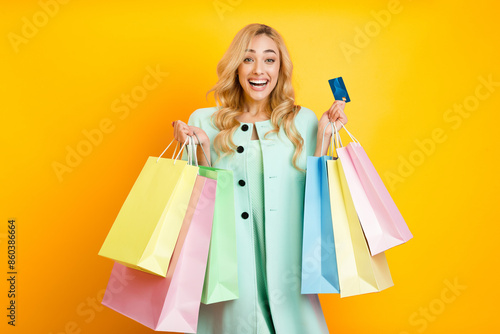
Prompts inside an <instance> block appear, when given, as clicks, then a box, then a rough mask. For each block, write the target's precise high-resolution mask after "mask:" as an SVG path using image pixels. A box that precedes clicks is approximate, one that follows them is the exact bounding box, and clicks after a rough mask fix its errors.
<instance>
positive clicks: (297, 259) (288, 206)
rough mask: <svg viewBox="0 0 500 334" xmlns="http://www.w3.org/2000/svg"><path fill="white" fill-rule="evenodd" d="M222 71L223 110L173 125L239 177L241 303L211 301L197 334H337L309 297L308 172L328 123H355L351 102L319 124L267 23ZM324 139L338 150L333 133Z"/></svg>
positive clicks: (243, 36)
mask: <svg viewBox="0 0 500 334" xmlns="http://www.w3.org/2000/svg"><path fill="white" fill-rule="evenodd" d="M217 74H218V77H219V80H218V82H217V83H216V85H215V86H214V87H213V88H212V89H211V90H210V91H213V92H214V96H215V99H216V101H217V104H218V107H212V108H203V109H198V110H196V111H195V112H193V113H192V114H191V116H190V118H189V121H188V124H185V123H183V122H182V121H175V122H173V123H172V125H173V126H174V137H175V139H176V140H178V141H179V142H181V143H184V141H185V140H186V136H192V135H193V134H194V133H196V135H197V136H198V138H199V142H198V140H195V143H196V144H199V145H201V146H203V148H204V151H205V152H206V155H207V158H205V156H204V154H203V152H202V150H201V149H200V148H199V147H198V148H197V151H196V154H197V158H198V162H199V164H200V165H204V166H208V162H207V159H208V160H212V157H214V158H215V159H213V160H214V161H212V166H213V167H217V168H224V169H231V170H232V171H233V176H234V193H235V215H236V216H235V219H236V238H237V240H236V241H237V253H238V254H237V256H238V286H239V298H238V299H236V300H232V301H227V302H221V303H215V304H211V305H204V304H202V305H201V308H200V316H199V321H198V332H197V333H202V334H205V333H213V334H225V333H227V334H229V333H230V334H235V333H237V334H245V333H266V334H268V333H279V334H293V333H297V334H305V333H311V334H317V333H328V329H327V326H326V323H325V319H324V316H323V313H322V310H321V305H320V303H319V299H318V296H317V295H302V294H301V293H300V277H301V250H302V217H303V202H304V182H305V173H304V171H305V167H306V158H307V156H311V155H315V156H321V155H325V154H326V152H327V150H328V144H326V145H324V146H325V147H324V149H323V152H321V143H322V139H323V129H324V128H325V126H326V125H327V124H328V122H330V121H332V122H333V121H335V122H336V124H335V125H336V127H337V129H340V128H341V123H340V122H342V123H343V124H346V123H347V118H346V116H345V114H344V112H343V109H344V106H345V102H343V101H335V102H334V103H333V104H332V106H331V107H330V109H329V110H328V111H326V112H325V113H324V114H323V115H322V117H321V119H320V121H319V124H318V119H317V117H316V115H315V114H314V112H312V111H311V110H309V109H307V108H305V107H300V106H298V105H295V100H294V90H293V87H292V84H291V80H292V63H291V60H290V57H289V54H288V51H287V49H286V47H285V44H284V41H283V38H282V37H281V36H280V35H279V33H278V32H277V31H275V30H274V29H272V28H271V27H269V26H266V25H262V24H250V25H247V26H246V27H244V28H243V29H242V30H240V31H239V32H238V33H237V34H236V36H235V38H234V39H233V41H232V43H231V45H230V46H229V49H228V50H227V51H226V53H225V54H224V56H223V57H222V59H221V60H220V62H219V64H218V66H217ZM210 91H209V92H210ZM324 136H325V138H324V141H325V143H329V142H330V138H331V127H327V128H326V131H325V134H324ZM193 138H196V137H193Z"/></svg>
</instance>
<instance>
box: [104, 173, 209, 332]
mask: <svg viewBox="0 0 500 334" xmlns="http://www.w3.org/2000/svg"><path fill="white" fill-rule="evenodd" d="M216 187H217V181H215V180H212V179H209V178H205V177H202V176H198V177H197V179H196V184H195V186H194V189H193V192H192V196H191V198H190V203H189V208H188V209H187V213H186V218H185V219H184V222H183V224H182V228H181V230H180V232H179V238H178V242H177V244H176V246H175V250H174V253H173V255H172V260H171V263H170V266H169V268H168V272H167V275H166V277H160V276H157V275H152V274H149V273H146V272H142V271H139V270H136V269H133V268H128V267H126V266H123V265H121V264H119V263H115V265H114V267H113V271H112V273H111V278H110V283H109V284H108V287H107V289H106V293H105V295H104V298H103V301H102V303H103V305H106V306H108V307H110V308H112V309H113V310H115V311H117V312H119V313H121V314H123V315H125V316H127V317H129V318H131V319H134V320H136V321H137V322H140V323H141V324H143V325H145V326H147V327H150V328H152V329H154V330H156V331H172V332H189V333H195V332H196V331H197V323H198V314H199V307H200V301H201V294H202V289H203V281H204V277H205V269H206V261H207V256H208V248H209V243H210V235H211V229H212V219H213V210H214V205H215V191H216ZM114 277H126V278H127V283H126V284H124V286H122V287H121V289H115V290H113V286H111V282H112V281H114Z"/></svg>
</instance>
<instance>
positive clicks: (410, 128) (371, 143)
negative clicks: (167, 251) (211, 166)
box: [0, 0, 500, 334]
mask: <svg viewBox="0 0 500 334" xmlns="http://www.w3.org/2000/svg"><path fill="white" fill-rule="evenodd" d="M50 3H52V5H51V6H49V5H46V6H44V5H43V4H50ZM224 6H225V7H224ZM44 7H46V9H45V11H49V12H51V13H52V15H48V14H44V12H43V11H44V9H43V8H44ZM216 7H220V8H222V9H219V12H218V10H217V9H216ZM47 8H49V9H47ZM391 11H392V12H391ZM498 11H499V8H498V4H496V3H495V2H493V1H485V2H482V1H474V2H471V1H463V0H461V1H446V2H445V1H409V0H401V1H400V2H393V1H363V2H357V3H353V2H351V1H314V0H308V1H291V0H290V1H250V0H220V1H213V0H207V1H158V0H156V1H155V0H142V1H124V0H122V1H107V2H106V1H96V0H89V1H69V2H67V3H66V4H59V5H58V7H55V6H54V5H53V1H49V0H45V1H44V0H42V1H41V2H37V1H34V0H32V1H15V2H13V1H11V2H8V1H6V0H3V1H2V11H0V13H1V14H0V32H1V36H2V39H1V41H2V42H1V53H0V54H1V59H0V72H1V73H2V77H1V85H2V89H1V91H0V98H1V107H0V110H1V117H2V119H1V131H0V136H1V137H0V142H1V148H2V155H1V156H2V162H1V164H2V167H1V168H2V172H1V176H0V180H1V188H0V191H1V197H0V205H1V207H0V209H1V210H0V212H1V219H2V222H1V225H2V228H1V230H0V236H1V238H2V239H1V241H2V244H1V254H6V233H7V220H8V219H9V218H15V219H16V221H17V224H18V237H19V242H18V250H19V253H18V267H17V270H18V272H19V274H18V278H17V279H18V282H17V283H18V286H17V292H18V299H17V304H18V309H17V323H16V324H17V326H16V327H15V329H13V328H11V326H7V325H6V322H7V317H6V314H7V311H6V307H7V306H8V305H7V302H8V301H7V298H6V295H7V290H8V287H7V284H6V283H7V282H6V278H7V274H6V272H7V265H6V262H7V260H6V258H7V257H6V255H0V259H2V260H1V261H0V263H1V268H2V274H1V277H2V278H1V282H2V283H1V284H0V295H1V296H2V299H1V304H0V309H2V312H1V315H2V316H1V319H2V323H1V325H0V328H2V332H4V330H5V329H7V330H8V332H9V333H10V332H13V333H53V334H56V333H149V332H152V331H151V330H150V329H148V328H146V327H144V326H142V325H140V324H138V323H136V322H134V321H132V320H130V319H128V318H126V317H124V316H122V315H120V314H118V313H116V312H114V311H112V310H110V309H107V308H105V307H102V306H100V304H96V305H97V306H96V307H95V308H92V306H91V305H92V300H95V299H98V298H100V296H101V294H102V291H103V289H104V288H105V287H106V284H107V280H108V278H109V274H110V271H111V267H112V262H111V261H110V260H108V259H106V258H102V257H99V256H98V255H97V253H98V251H99V249H100V247H101V245H102V242H103V241H104V238H105V236H106V234H107V232H108V231H109V228H110V227H111V225H112V223H113V221H114V219H115V217H116V215H117V214H118V211H119V209H120V207H121V205H122V204H123V201H124V200H125V198H126V196H127V194H128V191H129V190H130V188H131V187H132V185H133V183H134V181H135V179H136V177H137V175H138V173H139V172H140V170H141V168H142V166H143V165H144V163H145V161H146V159H147V157H148V156H150V155H151V156H157V155H158V154H159V153H160V152H161V151H162V150H163V149H164V148H165V147H166V145H167V144H168V143H169V142H170V140H171V139H172V127H171V122H172V121H173V120H177V119H180V120H183V121H185V122H187V119H188V117H189V115H190V113H191V112H193V111H194V110H195V109H197V108H202V107H208V106H213V105H214V101H213V99H212V97H211V96H210V97H209V99H208V100H206V99H205V93H206V91H207V90H208V89H209V88H211V86H212V85H213V84H214V83H215V82H216V79H217V77H216V72H215V68H216V65H217V62H218V60H219V59H220V57H221V56H222V54H223V52H224V51H225V50H226V48H227V47H228V46H229V43H230V42H231V40H232V38H233V37H234V35H235V34H236V32H237V31H238V30H239V29H241V28H242V27H243V26H245V25H246V24H248V23H253V22H259V23H266V24H268V25H271V26H272V27H274V28H276V29H277V30H278V31H279V32H280V33H281V34H282V35H283V36H284V38H285V41H286V43H287V46H288V48H289V51H290V53H291V57H292V61H293V64H294V69H295V71H294V84H295V89H296V94H297V101H298V103H299V104H301V105H304V106H306V107H308V108H310V109H312V110H314V111H315V112H316V114H317V115H318V117H319V116H320V115H321V113H322V112H324V111H325V110H327V109H328V108H329V106H330V105H331V104H332V103H333V96H332V93H331V91H330V88H329V86H328V82H327V80H328V79H331V78H333V77H337V76H342V77H343V78H344V80H345V83H346V86H347V89H348V91H349V94H350V96H351V99H352V102H350V103H348V104H347V105H346V109H345V112H346V114H347V115H348V118H349V123H348V129H350V130H351V132H353V134H354V135H356V137H357V138H358V140H359V141H360V142H361V144H362V145H363V146H364V147H365V150H366V151H367V153H368V155H369V157H370V158H371V159H372V162H373V163H374V165H375V166H376V168H377V170H378V171H379V173H380V175H382V177H383V179H384V181H385V182H386V184H387V185H388V187H389V190H390V192H391V195H392V196H393V198H394V200H395V202H396V203H397V205H398V207H399V209H400V210H401V212H402V214H403V216H404V218H405V219H406V222H407V223H408V225H409V227H410V229H411V231H412V232H413V234H414V239H412V240H411V241H410V242H408V243H407V244H405V245H402V246H398V247H397V248H395V249H392V250H390V251H388V252H387V253H386V255H387V258H388V261H389V265H390V268H391V272H392V275H393V280H394V282H395V286H394V287H392V288H390V289H388V290H385V291H383V292H380V293H376V294H369V295H361V296H355V297H348V298H344V299H340V298H339V296H338V295H322V296H321V297H320V299H321V302H322V306H323V310H324V314H325V316H326V318H327V322H328V327H329V329H330V332H331V333H393V334H403V333H429V334H430V333H472V332H474V333H477V332H479V333H481V332H484V333H493V332H496V331H498V328H499V325H500V323H499V317H498V315H497V311H498V305H497V302H498V300H499V298H500V294H499V289H498V285H497V282H498V276H497V274H496V273H497V272H498V271H497V268H498V264H499V261H498V243H499V242H498V233H499V232H500V228H499V224H498V223H499V218H498V199H499V196H498V195H497V193H498V188H499V186H500V182H499V178H498V174H497V173H498V164H497V162H498V153H499V152H498V149H497V144H498V140H496V134H497V133H498V121H499V116H498V106H499V98H500V86H498V83H499V82H500V70H499V62H498V45H499V42H500V38H499V37H498V34H499V29H498V28H499V26H498ZM381 13H386V14H387V13H389V15H386V16H385V21H381V19H380V17H384V16H383V15H382V14H381ZM44 17H45V18H47V20H44ZM377 17H378V20H379V21H380V23H379V21H377ZM26 22H31V24H33V22H36V23H37V25H38V27H37V26H35V27H36V30H33V29H32V30H31V31H29V29H27V28H26V27H25V25H28V24H29V23H26ZM23 27H24V28H23ZM23 34H24V35H23ZM363 34H365V35H366V37H365V38H364V39H363V38H362V35H363ZM26 36H27V37H26ZM15 40H17V41H22V42H19V43H20V44H16V43H14V42H13V41H15ZM346 49H349V50H351V52H352V53H346V52H345V51H343V50H346ZM157 67H158V68H160V69H161V71H162V72H167V73H168V75H166V76H165V77H163V78H160V79H159V82H158V83H157V86H156V87H155V88H154V89H151V90H148V91H147V95H146V96H144V99H142V100H141V101H137V104H136V105H135V106H134V108H128V114H126V113H125V109H124V108H123V106H124V105H125V104H123V103H122V102H121V101H120V99H121V97H122V96H124V95H130V94H131V92H134V94H138V93H140V91H141V86H142V85H143V79H144V78H145V77H146V76H147V74H148V70H147V69H148V68H152V69H154V68H157ZM488 78H490V80H492V81H493V82H495V83H497V84H496V86H494V85H493V86H491V87H489V89H490V90H488V87H487V86H485V85H484V84H483V83H482V81H481V80H488ZM150 83H151V84H152V83H153V81H150ZM143 91H144V90H143ZM478 94H479V95H478ZM136 96H137V95H136ZM479 97H481V98H479ZM464 103H465V104H466V106H467V108H468V109H467V110H469V111H467V110H465V109H464V110H465V111H466V113H463V116H458V115H459V114H457V113H455V112H454V111H453V108H454V105H457V106H458V105H463V104H464ZM117 107H122V109H120V110H121V111H119V110H117ZM450 109H452V111H449V110H450ZM116 111H118V112H116ZM120 117H121V118H120ZM452 117H453V118H452ZM106 120H108V121H107V122H108V123H109V124H108V125H110V126H111V127H112V129H111V130H109V131H108V132H107V133H103V137H102V140H101V141H96V144H95V145H92V146H90V147H88V146H87V147H85V146H84V145H85V142H86V140H87V139H86V137H85V135H84V132H83V131H85V130H86V131H90V132H91V133H92V131H94V132H93V133H95V129H99V127H100V124H101V122H103V121H104V122H106ZM439 129H441V130H439ZM439 132H440V134H439V135H437V136H434V135H433V133H439ZM342 135H343V137H344V138H345V133H343V134H342ZM96 138H97V137H96ZM419 143H426V144H425V145H427V146H423V148H422V144H419ZM432 143H434V144H432ZM77 147H79V148H80V149H81V150H83V152H85V149H86V150H87V152H86V153H88V154H87V155H86V156H83V157H82V159H81V161H79V162H75V163H74V168H71V171H68V172H65V173H63V174H62V177H61V178H60V179H59V178H58V176H57V174H56V172H55V171H54V167H53V165H54V163H61V164H66V156H67V154H68V149H76V148H77ZM405 168H406V169H405ZM395 176H396V177H395ZM448 284H458V285H460V287H459V288H458V289H457V290H450V288H449V287H448Z"/></svg>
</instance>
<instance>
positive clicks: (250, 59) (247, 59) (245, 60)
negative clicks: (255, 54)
mask: <svg viewBox="0 0 500 334" xmlns="http://www.w3.org/2000/svg"><path fill="white" fill-rule="evenodd" d="M252 60H253V59H252V58H245V59H243V62H245V63H248V62H251V61H252Z"/></svg>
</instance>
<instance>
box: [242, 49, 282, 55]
mask: <svg viewBox="0 0 500 334" xmlns="http://www.w3.org/2000/svg"><path fill="white" fill-rule="evenodd" d="M245 52H253V53H255V50H254V49H246V50H245ZM269 52H272V53H274V54H276V52H274V50H273V49H267V50H264V53H269Z"/></svg>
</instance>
